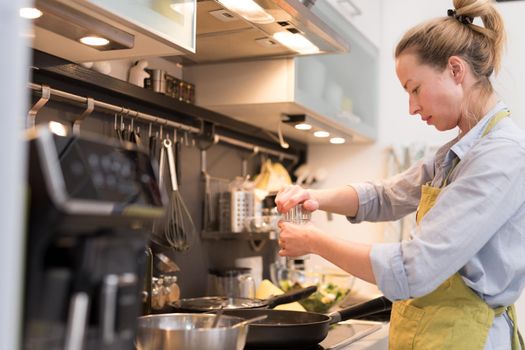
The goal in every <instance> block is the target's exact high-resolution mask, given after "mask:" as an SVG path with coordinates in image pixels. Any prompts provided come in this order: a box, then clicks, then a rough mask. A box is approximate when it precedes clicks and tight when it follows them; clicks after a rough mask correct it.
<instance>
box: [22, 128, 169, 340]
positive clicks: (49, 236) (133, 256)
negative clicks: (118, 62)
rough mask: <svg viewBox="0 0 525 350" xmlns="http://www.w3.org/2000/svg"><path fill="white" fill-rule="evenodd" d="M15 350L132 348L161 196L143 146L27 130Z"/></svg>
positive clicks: (162, 197) (93, 136)
mask: <svg viewBox="0 0 525 350" xmlns="http://www.w3.org/2000/svg"><path fill="white" fill-rule="evenodd" d="M28 142H29V152H30V157H29V165H28V171H29V177H28V180H29V181H28V184H29V186H28V193H27V198H28V203H29V205H28V224H27V244H26V256H25V288H24V290H25V296H24V316H23V322H24V327H23V341H22V343H23V348H24V349H32V350H33V349H46V350H51V349H61V350H91V349H93V350H94V349H97V350H104V349H112V350H120V349H134V337H135V326H136V322H137V321H136V320H137V316H139V315H140V314H141V309H142V301H143V300H142V298H143V296H142V291H143V287H144V282H143V281H144V274H145V270H146V265H147V258H146V255H145V253H144V252H145V247H146V244H147V239H148V229H150V228H151V225H152V223H153V222H154V221H155V220H157V219H159V218H161V217H163V215H164V204H165V201H166V194H165V193H163V192H162V191H161V190H160V189H159V185H158V182H157V181H158V176H157V173H156V170H155V169H154V168H153V166H152V163H151V161H150V158H149V156H148V154H147V153H146V152H144V151H143V150H141V149H139V148H137V146H136V145H133V144H131V143H125V142H124V143H121V142H119V141H116V140H111V139H106V138H101V137H99V136H96V135H89V134H87V135H86V134H85V133H82V136H80V135H76V134H73V135H59V134H57V133H54V132H52V131H51V130H50V129H49V128H48V127H47V126H39V127H38V128H36V129H33V130H30V131H29V134H28Z"/></svg>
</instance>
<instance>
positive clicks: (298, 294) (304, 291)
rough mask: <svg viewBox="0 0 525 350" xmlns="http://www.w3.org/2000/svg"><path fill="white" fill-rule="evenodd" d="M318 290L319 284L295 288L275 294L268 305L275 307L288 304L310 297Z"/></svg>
mask: <svg viewBox="0 0 525 350" xmlns="http://www.w3.org/2000/svg"><path fill="white" fill-rule="evenodd" d="M316 291H317V286H309V287H306V288H301V289H293V290H290V291H288V292H286V293H284V294H280V295H275V296H273V297H271V298H269V299H268V300H267V304H266V305H267V307H268V308H269V309H273V308H274V307H276V306H277V305H282V304H288V303H291V302H294V301H297V300H301V299H304V298H306V297H309V296H310V295H312V294H313V293H315V292H316Z"/></svg>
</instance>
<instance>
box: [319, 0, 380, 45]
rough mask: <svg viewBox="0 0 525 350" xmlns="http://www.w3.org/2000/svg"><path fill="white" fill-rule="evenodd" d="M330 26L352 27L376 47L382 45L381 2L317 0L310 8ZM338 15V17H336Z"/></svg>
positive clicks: (376, 0) (370, 0)
mask: <svg viewBox="0 0 525 350" xmlns="http://www.w3.org/2000/svg"><path fill="white" fill-rule="evenodd" d="M310 9H311V10H312V12H313V13H315V14H316V15H317V16H319V17H320V18H322V19H325V20H328V19H330V25H332V26H333V25H336V26H339V27H341V26H345V25H352V26H353V27H355V28H356V29H357V31H359V32H360V33H361V34H362V35H363V36H364V37H365V38H366V39H367V40H369V41H370V43H372V44H373V45H374V46H376V47H379V46H380V44H381V23H382V21H381V0H317V1H316V2H314V5H313V6H311V7H310ZM335 13H337V15H335Z"/></svg>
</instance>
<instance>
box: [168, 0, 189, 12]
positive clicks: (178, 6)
mask: <svg viewBox="0 0 525 350" xmlns="http://www.w3.org/2000/svg"><path fill="white" fill-rule="evenodd" d="M193 6H195V5H194V4H193V3H191V2H182V3H180V2H178V1H177V2H172V3H171V4H170V8H171V9H172V10H173V11H175V12H178V13H180V14H182V15H184V14H187V13H190V12H191V11H192V10H193Z"/></svg>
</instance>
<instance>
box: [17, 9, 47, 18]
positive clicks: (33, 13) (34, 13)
mask: <svg viewBox="0 0 525 350" xmlns="http://www.w3.org/2000/svg"><path fill="white" fill-rule="evenodd" d="M19 14H20V17H22V18H26V19H36V18H39V17H42V11H40V10H39V9H37V8H34V7H22V8H21V9H20V10H19Z"/></svg>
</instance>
